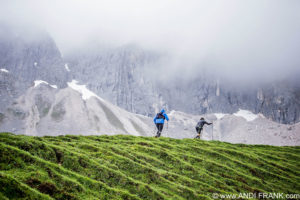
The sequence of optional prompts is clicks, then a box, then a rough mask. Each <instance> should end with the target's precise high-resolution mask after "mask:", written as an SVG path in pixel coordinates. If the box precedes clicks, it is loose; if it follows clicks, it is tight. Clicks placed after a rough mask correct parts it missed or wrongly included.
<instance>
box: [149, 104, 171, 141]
mask: <svg viewBox="0 0 300 200" xmlns="http://www.w3.org/2000/svg"><path fill="white" fill-rule="evenodd" d="M165 119H166V120H167V121H169V117H168V115H167V114H166V112H165V110H164V109H162V110H161V111H160V112H159V113H157V114H156V116H155V117H154V119H153V121H154V124H155V125H156V128H157V133H156V136H155V137H160V134H161V132H162V130H163V128H164V123H165Z"/></svg>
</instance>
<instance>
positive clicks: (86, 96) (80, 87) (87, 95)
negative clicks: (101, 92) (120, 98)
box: [68, 80, 102, 100]
mask: <svg viewBox="0 0 300 200" xmlns="http://www.w3.org/2000/svg"><path fill="white" fill-rule="evenodd" d="M68 86H69V87H70V88H72V89H73V90H76V91H78V92H79V93H80V94H81V95H82V99H83V100H87V99H89V98H91V97H96V98H98V99H100V100H102V99H101V98H100V97H99V96H97V95H96V94H95V93H94V92H92V91H90V90H89V89H87V88H86V85H78V81H76V80H72V82H68Z"/></svg>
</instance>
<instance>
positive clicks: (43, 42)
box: [0, 24, 68, 111]
mask: <svg viewBox="0 0 300 200" xmlns="http://www.w3.org/2000/svg"><path fill="white" fill-rule="evenodd" d="M0 27H1V29H0V78H1V79H0V88H1V89H0V95H1V98H0V99H1V100H0V105H1V108H0V111H3V110H4V109H5V107H6V106H5V105H7V103H8V102H12V101H13V99H15V98H17V97H19V96H20V95H22V94H24V93H25V92H26V90H27V89H28V88H29V87H30V86H32V85H33V83H34V81H35V80H45V81H47V82H49V83H51V84H54V85H57V86H58V87H60V88H61V87H65V86H66V82H67V80H68V73H67V71H66V69H65V67H64V63H63V59H62V56H61V54H60V51H59V50H58V48H57V47H56V44H55V42H54V41H53V39H52V38H51V37H50V36H49V35H48V34H46V33H44V32H41V33H39V34H38V35H37V36H32V35H31V36H27V34H26V30H17V29H14V28H12V27H9V26H6V25H3V24H1V25H0Z"/></svg>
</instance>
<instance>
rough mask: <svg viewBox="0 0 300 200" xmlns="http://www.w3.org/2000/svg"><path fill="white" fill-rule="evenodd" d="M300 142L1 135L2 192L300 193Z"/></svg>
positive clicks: (123, 195)
mask: <svg viewBox="0 0 300 200" xmlns="http://www.w3.org/2000/svg"><path fill="white" fill-rule="evenodd" d="M299 153H300V148H299V147H273V146H263V145H258V146H254V145H236V144H228V143H222V142H207V141H202V140H191V139H183V140H176V139H171V138H159V139H157V138H145V137H134V136H125V135H117V136H71V135H69V136H59V137H49V136H48V137H30V136H22V135H13V134H9V133H1V134H0V183H1V184H0V197H1V196H2V198H7V199H16V198H20V199H22V198H23V199H24V198H28V199H212V193H218V194H229V193H231V194H239V193H240V192H246V193H249V192H250V193H254V194H256V195H259V193H262V192H276V193H277V192H282V193H293V194H295V193H298V194H299V193H300V189H299V188H300V184H299V183H300V173H299V170H300V168H299V166H300V165H299V164H300V163H299V161H300V157H299Z"/></svg>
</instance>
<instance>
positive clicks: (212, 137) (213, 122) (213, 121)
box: [211, 121, 214, 140]
mask: <svg viewBox="0 0 300 200" xmlns="http://www.w3.org/2000/svg"><path fill="white" fill-rule="evenodd" d="M211 136H212V139H211V140H214V121H213V122H212V134H211Z"/></svg>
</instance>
